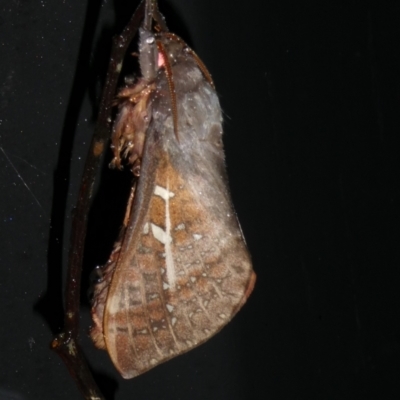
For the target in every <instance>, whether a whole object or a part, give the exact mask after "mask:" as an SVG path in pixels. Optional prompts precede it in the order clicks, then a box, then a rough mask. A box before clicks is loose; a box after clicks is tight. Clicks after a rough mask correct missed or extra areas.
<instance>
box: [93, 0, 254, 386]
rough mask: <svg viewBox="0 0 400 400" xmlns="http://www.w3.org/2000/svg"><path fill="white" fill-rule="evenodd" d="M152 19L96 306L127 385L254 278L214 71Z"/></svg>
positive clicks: (127, 123) (227, 310) (124, 123)
mask: <svg viewBox="0 0 400 400" xmlns="http://www.w3.org/2000/svg"><path fill="white" fill-rule="evenodd" d="M156 12H158V9H157V7H156V4H155V2H153V1H147V4H146V12H145V17H144V22H143V24H142V26H141V28H140V31H139V64H140V70H141V77H140V78H139V79H137V80H136V81H135V82H134V83H129V84H127V85H126V86H125V87H123V88H122V89H121V90H120V91H119V93H118V95H117V103H118V115H117V117H116V120H115V122H114V126H113V133H112V139H111V142H112V150H113V155H114V158H113V160H112V165H113V166H114V167H117V168H121V167H122V166H123V165H125V166H126V167H128V168H130V169H131V171H132V174H133V184H132V189H131V194H130V197H129V200H128V204H127V209H126V214H125V218H124V221H123V225H122V228H121V232H120V234H119V239H118V240H117V242H116V243H115V246H114V249H113V251H112V253H111V256H110V258H109V260H108V262H107V264H106V265H104V266H103V267H101V268H99V269H98V274H99V279H98V281H97V283H96V284H95V286H94V297H93V301H92V310H91V312H92V318H93V326H92V328H91V332H90V335H91V338H92V340H93V342H94V344H95V346H96V347H98V348H100V349H105V350H107V352H108V354H109V355H110V358H111V360H112V362H113V364H114V365H115V367H116V369H117V370H118V371H119V372H120V373H121V375H122V376H123V377H124V378H127V379H129V378H133V377H135V376H138V375H140V374H142V373H143V372H145V371H148V370H149V369H151V368H153V367H155V366H157V365H158V364H160V363H163V362H165V361H167V360H169V359H171V358H173V357H175V356H177V355H179V354H182V353H184V352H186V351H189V350H190V349H192V348H194V347H196V346H198V345H199V344H201V343H203V342H205V341H206V340H208V339H209V338H210V337H211V336H213V335H214V334H216V333H217V332H218V331H219V330H220V329H221V328H222V327H224V326H225V325H226V324H227V323H228V322H229V321H230V320H231V319H232V317H233V316H234V315H235V314H236V313H237V312H238V310H239V309H240V308H241V307H242V306H243V304H244V303H245V302H246V300H247V298H248V297H249V295H250V293H251V292H252V290H253V287H254V283H255V279H256V277H255V273H254V272H253V270H252V264H251V259H250V255H249V252H248V250H247V247H246V243H245V240H244V238H243V235H242V231H241V228H240V225H239V222H238V220H237V217H236V214H235V210H234V208H233V206H232V201H231V198H230V194H229V188H228V181H227V174H226V168H225V161H224V150H223V144H222V113H221V107H220V104H219V100H218V97H217V94H216V91H215V89H214V84H213V82H212V79H211V75H210V74H209V73H208V71H207V69H206V67H205V66H204V64H203V63H202V61H201V60H200V58H199V57H198V56H197V55H196V54H195V52H194V51H193V50H192V49H190V48H189V47H188V45H187V44H186V43H185V42H184V41H183V40H182V39H180V38H179V37H178V36H176V35H175V34H172V33H170V32H168V31H167V30H166V29H165V27H163V26H160V24H159V21H160V18H155V17H154V16H155V13H156ZM157 15H158V14H157Z"/></svg>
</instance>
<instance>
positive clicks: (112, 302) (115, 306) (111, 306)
mask: <svg viewBox="0 0 400 400" xmlns="http://www.w3.org/2000/svg"><path fill="white" fill-rule="evenodd" d="M107 308H108V312H109V313H110V314H111V315H112V314H116V313H117V312H118V311H121V307H120V305H119V299H118V298H117V296H111V298H110V299H109V300H108V301H107Z"/></svg>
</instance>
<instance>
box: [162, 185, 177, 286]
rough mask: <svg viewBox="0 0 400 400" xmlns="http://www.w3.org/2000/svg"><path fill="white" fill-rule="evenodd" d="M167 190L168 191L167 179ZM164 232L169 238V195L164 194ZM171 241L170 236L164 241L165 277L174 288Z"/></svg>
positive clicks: (174, 275)
mask: <svg viewBox="0 0 400 400" xmlns="http://www.w3.org/2000/svg"><path fill="white" fill-rule="evenodd" d="M167 192H168V193H170V191H169V181H168V179H167ZM165 233H166V234H167V236H168V237H169V238H171V218H170V215H169V196H166V199H165ZM171 242H172V238H171V240H168V241H167V242H166V243H165V261H166V264H167V279H168V282H169V284H170V285H171V287H172V288H174V287H175V279H176V274H175V265H174V258H173V255H172V248H171Z"/></svg>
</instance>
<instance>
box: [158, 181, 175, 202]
mask: <svg viewBox="0 0 400 400" xmlns="http://www.w3.org/2000/svg"><path fill="white" fill-rule="evenodd" d="M154 194H155V195H156V196H160V197H161V198H162V199H164V200H165V201H166V202H167V201H168V200H169V199H170V197H174V196H175V193H173V192H170V191H169V190H168V186H167V189H164V188H163V187H161V186H158V185H156V188H155V189H154Z"/></svg>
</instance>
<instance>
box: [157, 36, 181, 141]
mask: <svg viewBox="0 0 400 400" xmlns="http://www.w3.org/2000/svg"><path fill="white" fill-rule="evenodd" d="M157 48H158V51H159V52H160V54H161V55H162V56H163V59H164V67H165V75H166V76H167V81H168V89H169V95H170V97H171V109H172V119H173V123H174V132H175V137H176V140H177V141H178V142H179V135H178V109H177V107H176V93H175V83H174V78H173V76H172V68H171V64H170V63H169V59H168V54H167V52H166V51H165V47H164V45H163V44H162V43H161V41H160V40H157Z"/></svg>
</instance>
